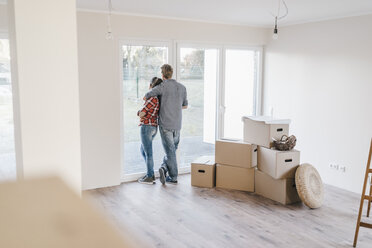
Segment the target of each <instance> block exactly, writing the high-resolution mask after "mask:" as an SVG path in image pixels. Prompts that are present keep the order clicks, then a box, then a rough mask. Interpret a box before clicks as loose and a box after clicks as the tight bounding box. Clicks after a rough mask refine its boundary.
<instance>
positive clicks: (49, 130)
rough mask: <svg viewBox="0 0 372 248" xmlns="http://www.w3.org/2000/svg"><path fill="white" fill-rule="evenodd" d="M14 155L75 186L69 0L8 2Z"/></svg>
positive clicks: (26, 166)
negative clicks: (13, 115) (14, 135)
mask: <svg viewBox="0 0 372 248" xmlns="http://www.w3.org/2000/svg"><path fill="white" fill-rule="evenodd" d="M8 4H9V11H8V14H9V16H10V20H11V21H10V25H9V27H10V28H9V30H10V41H11V47H10V48H11V57H12V85H13V96H14V113H15V134H16V158H17V166H19V165H22V166H21V168H22V170H20V171H19V172H21V173H22V174H23V176H24V177H25V178H27V177H34V176H45V175H48V176H49V175H57V176H60V177H62V179H64V180H65V181H66V182H67V183H69V185H70V186H72V187H73V188H74V189H75V190H76V191H78V192H79V191H80V190H81V157H80V122H79V88H78V87H79V85H78V83H79V82H78V62H77V30H76V2H75V0H64V1H59V0H48V1H45V0H33V1H29V0H9V1H8Z"/></svg>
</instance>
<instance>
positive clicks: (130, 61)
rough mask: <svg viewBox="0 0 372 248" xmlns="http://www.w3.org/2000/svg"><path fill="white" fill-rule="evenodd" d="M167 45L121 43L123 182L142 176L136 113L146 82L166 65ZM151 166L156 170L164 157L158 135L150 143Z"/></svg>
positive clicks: (146, 85)
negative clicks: (151, 147)
mask: <svg viewBox="0 0 372 248" xmlns="http://www.w3.org/2000/svg"><path fill="white" fill-rule="evenodd" d="M169 46H170V45H169V44H168V43H161V42H160V43H159V42H141V41H126V42H125V41H124V42H123V43H122V46H121V52H122V66H123V78H122V96H123V97H122V99H123V106H122V109H123V127H122V128H123V143H124V145H123V164H124V166H123V169H124V173H123V174H124V179H125V178H126V179H127V180H131V179H135V178H137V177H138V176H139V175H140V174H143V173H145V172H146V165H145V162H144V159H143V158H142V155H141V153H140V144H141V139H140V127H139V126H138V124H139V118H138V117H137V111H138V110H139V109H141V108H142V106H143V103H144V101H143V97H144V95H145V94H146V92H147V91H148V90H149V84H150V80H151V79H152V78H153V77H155V76H156V77H161V71H160V67H161V66H162V65H163V64H165V63H168V61H169V58H170V57H171V56H170V49H169ZM153 150H154V166H155V168H154V169H155V171H157V169H158V168H159V166H160V165H161V162H162V158H163V156H164V152H163V148H162V145H161V141H160V134H159V133H158V134H157V136H156V138H155V140H154V142H153Z"/></svg>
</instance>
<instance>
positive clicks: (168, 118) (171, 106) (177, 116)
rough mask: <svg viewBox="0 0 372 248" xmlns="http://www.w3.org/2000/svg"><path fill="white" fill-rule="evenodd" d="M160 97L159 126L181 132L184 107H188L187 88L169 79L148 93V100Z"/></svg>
mask: <svg viewBox="0 0 372 248" xmlns="http://www.w3.org/2000/svg"><path fill="white" fill-rule="evenodd" d="M153 96H160V111H159V125H160V126H161V127H163V128H164V129H168V130H181V126H182V107H184V106H187V105H188V101H187V92H186V87H185V86H183V85H182V84H180V83H178V82H177V81H176V80H174V79H167V80H165V81H164V82H163V83H161V84H160V85H158V86H156V87H154V88H153V89H152V90H151V91H149V92H147V94H146V95H145V97H146V98H150V97H153Z"/></svg>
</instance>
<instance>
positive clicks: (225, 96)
mask: <svg viewBox="0 0 372 248" xmlns="http://www.w3.org/2000/svg"><path fill="white" fill-rule="evenodd" d="M261 54H262V51H261V49H260V48H249V49H238V48H226V49H224V64H223V70H224V76H223V78H224V80H223V85H222V87H221V92H220V113H219V117H220V122H219V123H220V126H219V136H220V137H221V138H233V139H243V122H242V116H245V115H248V116H250V115H256V114H260V113H259V112H260V97H259V96H260V94H261V93H260V92H261V90H260V80H261V79H260V75H261V72H260V70H261V68H260V67H261Z"/></svg>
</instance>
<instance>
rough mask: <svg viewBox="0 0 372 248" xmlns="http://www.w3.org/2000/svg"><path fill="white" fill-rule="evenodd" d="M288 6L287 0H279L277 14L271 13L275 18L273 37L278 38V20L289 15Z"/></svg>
mask: <svg viewBox="0 0 372 248" xmlns="http://www.w3.org/2000/svg"><path fill="white" fill-rule="evenodd" d="M281 5H283V6H284V8H285V13H284V14H283V15H280V6H281ZM288 12H289V11H288V6H287V3H286V2H285V0H278V12H277V13H276V15H274V14H273V13H271V15H272V16H273V17H274V18H275V26H274V32H273V39H274V40H276V39H278V21H279V20H282V19H283V18H285V17H286V16H287V15H288Z"/></svg>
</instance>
